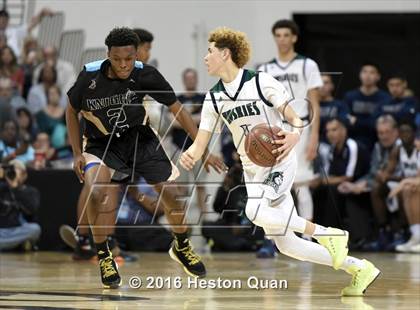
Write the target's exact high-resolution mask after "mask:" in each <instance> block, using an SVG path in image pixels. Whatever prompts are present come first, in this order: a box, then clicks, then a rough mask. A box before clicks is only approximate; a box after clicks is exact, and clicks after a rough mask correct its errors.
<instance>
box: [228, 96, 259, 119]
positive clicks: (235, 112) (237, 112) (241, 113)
mask: <svg viewBox="0 0 420 310" xmlns="http://www.w3.org/2000/svg"><path fill="white" fill-rule="evenodd" d="M222 115H223V117H224V118H225V120H226V121H227V122H228V123H229V124H230V123H232V122H233V121H234V120H236V119H238V118H241V117H246V116H253V115H261V111H260V109H259V108H258V106H257V102H256V101H254V102H250V103H247V104H244V105H240V106H237V107H234V108H233V109H231V110H228V111H226V112H223V113H222Z"/></svg>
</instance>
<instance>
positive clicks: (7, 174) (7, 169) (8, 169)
mask: <svg viewBox="0 0 420 310" xmlns="http://www.w3.org/2000/svg"><path fill="white" fill-rule="evenodd" d="M0 168H2V169H3V171H4V175H3V177H4V178H8V179H9V180H11V181H13V180H14V179H15V178H16V169H15V166H14V165H7V164H6V165H2V164H0Z"/></svg>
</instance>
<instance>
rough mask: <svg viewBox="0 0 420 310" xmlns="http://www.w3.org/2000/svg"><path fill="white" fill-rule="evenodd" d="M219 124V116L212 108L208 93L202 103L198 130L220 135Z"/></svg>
mask: <svg viewBox="0 0 420 310" xmlns="http://www.w3.org/2000/svg"><path fill="white" fill-rule="evenodd" d="M220 122H221V120H220V116H219V114H217V112H216V110H215V108H214V106H213V101H212V100H211V97H210V93H207V94H206V98H205V99H204V102H203V109H202V110H201V121H200V129H202V130H205V131H209V132H211V133H220V132H221V130H220V129H221V127H220Z"/></svg>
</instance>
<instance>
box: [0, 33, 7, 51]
mask: <svg viewBox="0 0 420 310" xmlns="http://www.w3.org/2000/svg"><path fill="white" fill-rule="evenodd" d="M6 46H7V36H6V34H5V33H4V32H0V50H2V49H3V48H5V47H6Z"/></svg>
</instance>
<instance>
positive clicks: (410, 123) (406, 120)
mask: <svg viewBox="0 0 420 310" xmlns="http://www.w3.org/2000/svg"><path fill="white" fill-rule="evenodd" d="M401 126H409V127H410V128H411V129H412V130H413V132H416V130H417V126H416V124H415V123H414V122H413V120H412V119H411V118H407V117H406V118H403V119H401V120H400V121H399V122H398V128H401Z"/></svg>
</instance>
